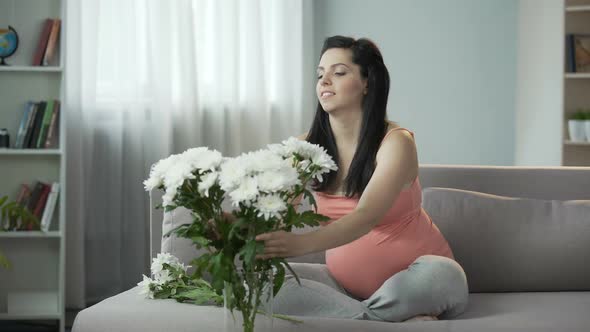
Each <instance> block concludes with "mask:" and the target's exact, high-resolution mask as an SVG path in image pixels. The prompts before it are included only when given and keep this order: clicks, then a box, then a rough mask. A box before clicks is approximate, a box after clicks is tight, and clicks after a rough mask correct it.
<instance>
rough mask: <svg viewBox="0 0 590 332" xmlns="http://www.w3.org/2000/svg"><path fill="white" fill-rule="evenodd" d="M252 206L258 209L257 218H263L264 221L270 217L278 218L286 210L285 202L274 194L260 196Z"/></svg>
mask: <svg viewBox="0 0 590 332" xmlns="http://www.w3.org/2000/svg"><path fill="white" fill-rule="evenodd" d="M254 206H255V207H256V208H257V209H258V216H259V217H262V216H264V219H266V220H268V219H270V218H271V217H276V218H279V217H280V216H281V215H280V213H281V212H283V211H285V210H286V209H287V204H286V203H285V201H284V200H282V199H281V197H279V195H276V194H273V195H266V196H261V197H260V198H259V199H258V201H257V202H256V203H255V204H254Z"/></svg>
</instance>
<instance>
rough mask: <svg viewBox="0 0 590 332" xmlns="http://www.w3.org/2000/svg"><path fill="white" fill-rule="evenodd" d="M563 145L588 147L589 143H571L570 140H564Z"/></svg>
mask: <svg viewBox="0 0 590 332" xmlns="http://www.w3.org/2000/svg"><path fill="white" fill-rule="evenodd" d="M563 144H565V145H581V146H584V145H586V146H590V142H573V141H570V140H566V141H565V142H563Z"/></svg>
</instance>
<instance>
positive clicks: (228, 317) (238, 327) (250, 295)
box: [223, 270, 274, 332]
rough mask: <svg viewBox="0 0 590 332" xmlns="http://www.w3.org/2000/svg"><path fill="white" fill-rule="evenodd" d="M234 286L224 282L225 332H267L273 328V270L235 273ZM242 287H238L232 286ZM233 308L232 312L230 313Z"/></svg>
mask: <svg viewBox="0 0 590 332" xmlns="http://www.w3.org/2000/svg"><path fill="white" fill-rule="evenodd" d="M237 276H238V278H239V281H238V282H237V283H229V282H227V281H226V282H225V283H224V289H223V311H224V313H223V325H224V331H225V332H254V331H256V332H270V331H272V329H273V308H272V304H273V297H274V294H273V271H272V270H269V271H259V272H248V271H243V270H238V273H237ZM236 284H237V285H240V284H241V285H242V287H239V286H236ZM232 309H233V312H232Z"/></svg>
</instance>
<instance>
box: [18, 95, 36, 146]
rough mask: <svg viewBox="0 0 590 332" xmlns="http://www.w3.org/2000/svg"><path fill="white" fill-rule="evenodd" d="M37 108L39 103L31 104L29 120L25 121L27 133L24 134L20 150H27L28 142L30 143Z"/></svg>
mask: <svg viewBox="0 0 590 332" xmlns="http://www.w3.org/2000/svg"><path fill="white" fill-rule="evenodd" d="M38 108H39V103H33V108H32V109H31V113H30V114H29V119H28V121H27V131H26V134H25V138H24V139H23V143H22V146H21V149H28V148H29V142H30V141H31V136H32V135H33V125H34V123H35V117H36V115H37V109H38Z"/></svg>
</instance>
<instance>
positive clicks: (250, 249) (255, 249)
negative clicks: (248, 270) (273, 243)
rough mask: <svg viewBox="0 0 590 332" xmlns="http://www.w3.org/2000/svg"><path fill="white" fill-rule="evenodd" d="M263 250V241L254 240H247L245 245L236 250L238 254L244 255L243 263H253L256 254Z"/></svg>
mask: <svg viewBox="0 0 590 332" xmlns="http://www.w3.org/2000/svg"><path fill="white" fill-rule="evenodd" d="M263 252H264V243H262V242H258V241H256V240H253V239H252V240H249V241H248V242H246V245H245V246H243V247H242V249H241V250H240V251H239V252H238V254H239V255H242V256H243V257H244V263H246V264H247V265H253V264H254V261H255V258H256V254H257V253H263Z"/></svg>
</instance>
